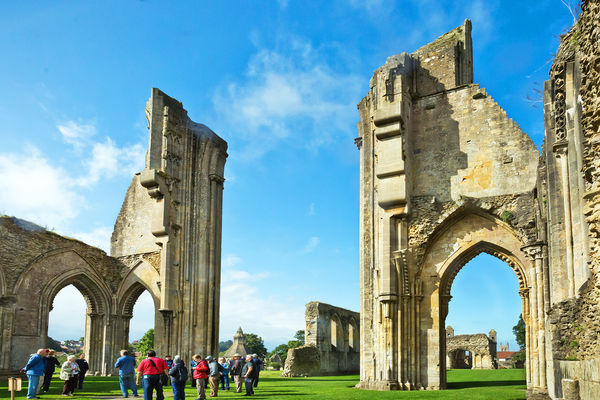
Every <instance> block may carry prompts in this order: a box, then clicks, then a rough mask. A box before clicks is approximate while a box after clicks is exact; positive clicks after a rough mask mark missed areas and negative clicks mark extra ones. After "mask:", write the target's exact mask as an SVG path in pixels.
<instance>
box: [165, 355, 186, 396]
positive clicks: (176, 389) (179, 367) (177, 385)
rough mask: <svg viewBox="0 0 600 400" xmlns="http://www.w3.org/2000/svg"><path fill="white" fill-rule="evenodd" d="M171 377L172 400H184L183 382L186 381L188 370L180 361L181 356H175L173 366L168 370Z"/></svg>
mask: <svg viewBox="0 0 600 400" xmlns="http://www.w3.org/2000/svg"><path fill="white" fill-rule="evenodd" d="M169 375H170V376H171V387H172V388H173V398H174V400H184V398H185V382H186V381H187V379H188V370H187V368H186V367H185V364H184V363H183V360H182V359H181V356H175V359H174V360H173V366H172V367H171V369H169Z"/></svg>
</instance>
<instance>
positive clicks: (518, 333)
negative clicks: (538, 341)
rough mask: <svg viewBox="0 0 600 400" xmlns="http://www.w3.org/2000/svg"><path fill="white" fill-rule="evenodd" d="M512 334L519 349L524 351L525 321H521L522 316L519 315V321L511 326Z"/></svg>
mask: <svg viewBox="0 0 600 400" xmlns="http://www.w3.org/2000/svg"><path fill="white" fill-rule="evenodd" d="M513 333H514V334H515V339H516V341H517V344H518V345H519V348H520V349H521V350H524V349H525V321H523V314H519V321H518V322H517V324H516V325H515V326H513Z"/></svg>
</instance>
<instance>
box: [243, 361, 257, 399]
mask: <svg viewBox="0 0 600 400" xmlns="http://www.w3.org/2000/svg"><path fill="white" fill-rule="evenodd" d="M242 377H243V378H244V384H245V385H246V394H245V396H252V395H253V394H254V386H253V385H254V379H255V378H256V366H255V365H254V362H253V361H252V355H251V354H248V355H247V356H246V363H245V364H244V366H243V367H242Z"/></svg>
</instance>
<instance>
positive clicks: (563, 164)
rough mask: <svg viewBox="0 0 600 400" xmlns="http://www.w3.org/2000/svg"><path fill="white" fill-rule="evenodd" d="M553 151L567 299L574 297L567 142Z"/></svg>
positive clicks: (557, 145) (561, 142)
mask: <svg viewBox="0 0 600 400" xmlns="http://www.w3.org/2000/svg"><path fill="white" fill-rule="evenodd" d="M553 150H554V152H555V154H556V157H557V159H558V163H559V167H560V181H561V193H562V198H563V210H564V216H563V219H564V221H563V222H564V227H565V258H566V264H567V280H568V283H567V284H568V294H569V298H573V297H575V270H574V268H575V267H574V265H573V222H572V219H571V188H570V184H569V155H568V142H567V141H566V140H561V141H558V142H556V143H555V144H554V147H553Z"/></svg>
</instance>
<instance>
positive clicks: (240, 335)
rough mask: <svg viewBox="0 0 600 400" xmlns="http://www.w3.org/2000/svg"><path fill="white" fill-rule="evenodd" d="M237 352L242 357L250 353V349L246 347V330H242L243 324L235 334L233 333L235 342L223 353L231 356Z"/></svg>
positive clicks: (225, 355)
mask: <svg viewBox="0 0 600 400" xmlns="http://www.w3.org/2000/svg"><path fill="white" fill-rule="evenodd" d="M236 353H237V354H239V355H240V356H241V357H246V355H247V354H248V349H247V348H246V339H245V338H244V331H242V327H241V326H240V327H239V328H238V330H237V332H236V333H235V335H233V344H232V345H231V347H229V348H228V349H227V350H226V351H225V353H223V356H224V357H227V358H231V357H233V355H234V354H236Z"/></svg>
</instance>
